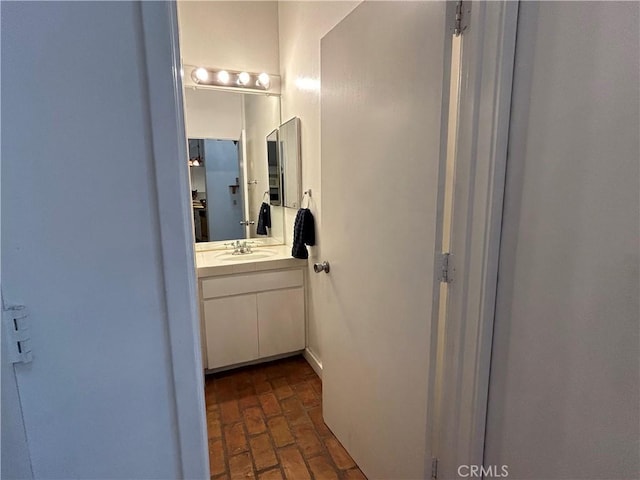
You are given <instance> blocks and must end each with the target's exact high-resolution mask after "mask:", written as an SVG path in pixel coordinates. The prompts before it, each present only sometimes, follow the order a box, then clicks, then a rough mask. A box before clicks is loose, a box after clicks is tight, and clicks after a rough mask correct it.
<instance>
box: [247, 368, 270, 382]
mask: <svg viewBox="0 0 640 480" xmlns="http://www.w3.org/2000/svg"><path fill="white" fill-rule="evenodd" d="M250 375H251V381H252V382H253V383H254V384H256V383H259V382H266V381H267V380H268V379H269V377H267V372H266V371H265V368H264V367H256V368H255V369H254V370H252V371H251V372H250Z"/></svg>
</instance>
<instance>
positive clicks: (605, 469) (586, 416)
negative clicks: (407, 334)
mask: <svg viewBox="0 0 640 480" xmlns="http://www.w3.org/2000/svg"><path fill="white" fill-rule="evenodd" d="M639 8H640V7H639V5H638V3H636V2H633V3H614V2H598V3H596V2H581V3H575V2H568V3H557V2H540V3H538V2H522V3H521V4H520V13H519V24H518V39H517V53H516V68H515V78H514V90H513V98H514V100H513V105H512V114H511V119H512V120H511V121H512V125H511V132H510V139H509V157H508V163H507V186H506V196H505V210H504V218H503V237H502V245H501V257H500V273H499V283H498V301H497V311H496V320H495V333H494V349H493V357H492V370H491V384H490V395H489V410H488V423H487V432H486V452H485V459H486V463H487V464H491V465H496V464H497V465H502V464H506V465H508V466H509V478H519V479H520V478H549V479H559V478H572V479H577V478H580V479H586V478H594V479H595V478H599V479H603V478H606V479H622V478H625V479H626V478H638V477H639V474H640V472H639V470H638V468H639V466H638V451H639V443H638V442H639V439H640V432H639V430H638V429H639V425H640V418H639V413H638V409H639V408H640V399H639V398H638V387H639V385H638V381H639V376H638V373H639V372H638V353H639V345H638V322H639V318H640V312H639V306H638V291H639V287H640V285H639V272H638V270H639V263H640V258H639V252H638V239H639V238H640V234H639V224H638V221H639V219H638V207H639V198H638V192H639V190H640V188H639V176H640V172H639V160H638V159H639V158H640V148H639V146H638V131H639V129H640V124H639V118H638V116H639V110H640V102H639V98H638V97H639V89H638V86H639V85H640V79H639V70H640V68H639V64H638V62H639V57H638V44H639V40H640V38H639V37H640V36H639V31H638V21H639V15H638V12H639Z"/></svg>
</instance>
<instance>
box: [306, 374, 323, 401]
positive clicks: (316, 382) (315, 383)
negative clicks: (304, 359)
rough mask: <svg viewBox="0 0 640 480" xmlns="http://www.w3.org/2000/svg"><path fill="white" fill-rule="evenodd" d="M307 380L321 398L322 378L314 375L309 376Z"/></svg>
mask: <svg viewBox="0 0 640 480" xmlns="http://www.w3.org/2000/svg"><path fill="white" fill-rule="evenodd" d="M307 381H308V382H309V383H310V384H311V386H312V387H313V389H314V390H315V392H316V393H317V394H318V397H320V398H322V380H320V377H318V376H317V375H316V376H314V377H311V378H310V379H309V380H307Z"/></svg>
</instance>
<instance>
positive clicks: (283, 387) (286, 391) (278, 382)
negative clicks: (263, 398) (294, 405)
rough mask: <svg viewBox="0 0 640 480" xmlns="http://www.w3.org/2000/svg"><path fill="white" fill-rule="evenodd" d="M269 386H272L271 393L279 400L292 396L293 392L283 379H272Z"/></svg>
mask: <svg viewBox="0 0 640 480" xmlns="http://www.w3.org/2000/svg"><path fill="white" fill-rule="evenodd" d="M271 385H272V386H273V392H274V393H275V394H276V397H278V398H279V399H280V400H282V399H283V398H289V397H290V396H292V395H293V390H291V387H290V386H289V382H287V379H286V378H285V377H278V378H274V379H273V380H271Z"/></svg>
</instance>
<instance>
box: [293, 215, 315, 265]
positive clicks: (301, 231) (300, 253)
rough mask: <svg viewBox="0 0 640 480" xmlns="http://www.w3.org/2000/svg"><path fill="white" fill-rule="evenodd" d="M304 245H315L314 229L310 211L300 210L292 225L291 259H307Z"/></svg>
mask: <svg viewBox="0 0 640 480" xmlns="http://www.w3.org/2000/svg"><path fill="white" fill-rule="evenodd" d="M305 243H306V244H307V245H309V246H313V245H315V244H316V227H315V221H314V220H313V214H312V213H311V210H309V209H308V208H301V209H300V210H298V213H297V214H296V221H295V223H294V224H293V248H292V249H291V256H292V257H293V258H309V252H308V251H307V247H305Z"/></svg>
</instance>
